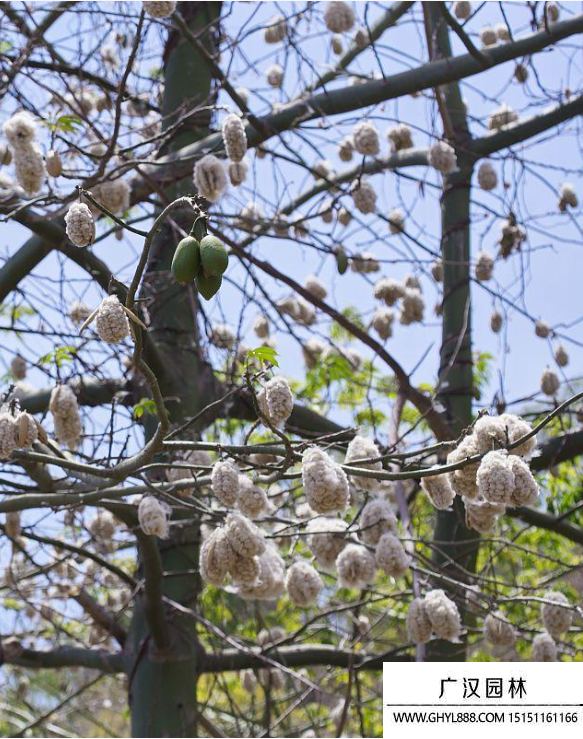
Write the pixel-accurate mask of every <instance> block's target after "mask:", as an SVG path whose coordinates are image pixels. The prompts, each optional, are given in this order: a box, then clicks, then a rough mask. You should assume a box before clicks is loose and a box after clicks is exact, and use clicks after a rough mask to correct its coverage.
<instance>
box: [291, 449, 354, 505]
mask: <svg viewBox="0 0 583 739" xmlns="http://www.w3.org/2000/svg"><path fill="white" fill-rule="evenodd" d="M302 484H303V488H304V494H305V496H306V500H307V502H308V505H309V506H310V508H311V509H312V510H313V511H315V512H316V513H333V512H336V511H343V510H344V509H345V508H346V506H347V505H348V498H349V495H348V478H347V477H346V475H345V473H344V471H343V470H342V468H341V467H340V465H338V464H336V462H334V460H333V459H331V457H329V456H328V455H327V454H326V452H324V451H322V450H321V449H319V448H318V447H316V446H312V447H308V448H307V449H306V451H305V452H304V453H303V455H302Z"/></svg>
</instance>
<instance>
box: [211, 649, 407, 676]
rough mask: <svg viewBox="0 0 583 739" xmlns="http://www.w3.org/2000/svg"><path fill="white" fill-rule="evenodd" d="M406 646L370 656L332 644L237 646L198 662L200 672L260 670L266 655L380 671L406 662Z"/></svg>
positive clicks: (294, 663) (291, 663)
mask: <svg viewBox="0 0 583 739" xmlns="http://www.w3.org/2000/svg"><path fill="white" fill-rule="evenodd" d="M406 649H407V647H401V648H399V649H395V650H392V651H391V652H388V653H385V654H380V655H370V654H365V653H362V652H352V651H350V650H347V649H339V648H338V647H335V646H334V645H332V644H317V645H316V644H299V645H296V646H290V647H277V648H273V649H266V650H264V652H262V653H257V654H252V653H247V652H241V651H239V650H238V649H225V650H224V651H223V652H221V653H220V654H207V655H206V657H205V658H204V659H203V660H202V663H201V672H227V671H230V670H246V669H249V668H250V669H259V668H262V667H265V660H264V659H262V654H265V655H266V656H268V657H269V658H270V660H273V661H277V662H280V663H281V664H283V665H285V666H286V667H309V666H315V665H328V666H333V667H348V666H349V665H350V664H354V667H355V669H357V670H359V669H365V670H382V668H383V661H384V662H409V661H410V660H411V658H410V656H409V655H407V654H402V652H404V651H405V650H406Z"/></svg>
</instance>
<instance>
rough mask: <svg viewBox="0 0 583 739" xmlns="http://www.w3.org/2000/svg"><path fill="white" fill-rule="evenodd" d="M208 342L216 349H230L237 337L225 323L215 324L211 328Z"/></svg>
mask: <svg viewBox="0 0 583 739" xmlns="http://www.w3.org/2000/svg"><path fill="white" fill-rule="evenodd" d="M209 340H210V342H211V344H212V345H213V346H216V347H217V349H232V348H233V347H234V346H235V343H236V341H237V336H236V334H235V332H234V331H233V329H232V328H231V327H230V326H227V324H226V323H217V324H215V325H214V326H213V327H212V328H211V333H210V337H209Z"/></svg>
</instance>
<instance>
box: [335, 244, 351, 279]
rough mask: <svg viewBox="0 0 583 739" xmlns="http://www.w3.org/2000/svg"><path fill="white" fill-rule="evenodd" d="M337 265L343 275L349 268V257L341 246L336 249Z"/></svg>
mask: <svg viewBox="0 0 583 739" xmlns="http://www.w3.org/2000/svg"><path fill="white" fill-rule="evenodd" d="M336 266H337V268H338V272H339V273H340V274H341V275H343V274H344V273H345V272H346V270H347V269H348V257H347V256H346V252H345V251H344V249H343V248H342V247H339V248H338V249H337V250H336Z"/></svg>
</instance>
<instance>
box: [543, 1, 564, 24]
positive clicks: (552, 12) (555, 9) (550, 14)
mask: <svg viewBox="0 0 583 739" xmlns="http://www.w3.org/2000/svg"><path fill="white" fill-rule="evenodd" d="M546 11H547V18H548V20H549V21H550V22H551V23H556V22H557V21H558V20H559V16H560V14H561V11H560V9H559V6H558V5H557V3H553V2H550V3H547V4H546Z"/></svg>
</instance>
